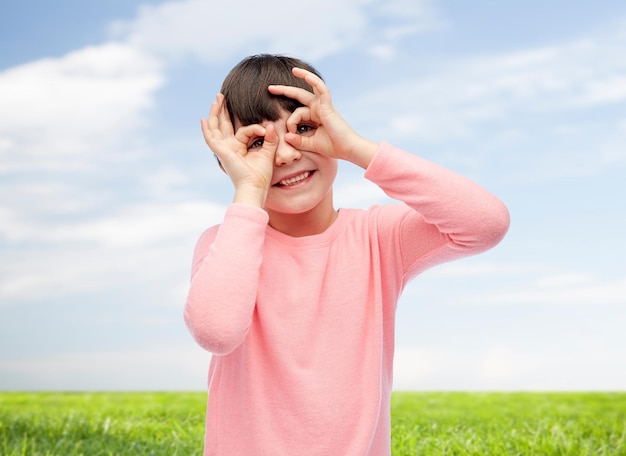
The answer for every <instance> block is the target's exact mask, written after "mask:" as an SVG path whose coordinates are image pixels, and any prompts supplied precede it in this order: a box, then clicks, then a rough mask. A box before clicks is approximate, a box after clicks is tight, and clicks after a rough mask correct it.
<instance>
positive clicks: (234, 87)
mask: <svg viewBox="0 0 626 456" xmlns="http://www.w3.org/2000/svg"><path fill="white" fill-rule="evenodd" d="M293 67H299V68H304V69H305V70H308V71H310V72H312V73H314V74H316V75H317V76H319V77H320V78H321V77H322V76H321V75H320V74H319V73H318V72H317V70H316V69H315V68H313V67H312V66H311V65H309V64H308V63H306V62H303V61H302V60H300V59H296V58H293V57H287V56H284V55H275V54H258V55H252V56H250V57H246V58H245V59H243V60H242V61H241V62H239V63H238V64H237V65H236V66H235V67H234V68H233V69H232V70H230V73H228V75H227V76H226V79H224V83H223V84H222V90H221V92H222V94H223V95H224V98H225V99H226V108H227V109H228V112H229V114H230V119H231V121H232V122H233V124H234V123H235V120H237V121H239V123H240V124H241V125H251V124H255V123H260V122H262V121H263V120H269V121H275V120H277V119H278V118H279V117H280V110H279V108H283V109H285V110H287V111H289V112H293V111H295V110H296V109H297V108H299V107H301V106H302V104H301V103H300V102H298V101H297V100H294V99H292V98H288V97H285V96H282V95H281V96H277V95H272V94H271V93H269V92H268V90H267V86H269V85H272V84H278V85H290V86H295V87H300V88H302V89H305V90H308V91H309V92H313V88H312V87H311V86H310V85H309V84H307V83H306V82H305V81H304V80H303V79H300V78H296V77H295V76H294V75H293V73H292V72H291V70H292V69H293Z"/></svg>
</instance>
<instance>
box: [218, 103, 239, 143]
mask: <svg viewBox="0 0 626 456" xmlns="http://www.w3.org/2000/svg"><path fill="white" fill-rule="evenodd" d="M217 103H218V104H219V112H218V120H219V128H220V130H221V131H222V133H223V134H225V135H232V134H234V133H235V128H234V127H233V124H232V122H231V121H230V115H229V114H228V108H227V107H226V99H225V98H224V95H222V94H221V93H218V94H217Z"/></svg>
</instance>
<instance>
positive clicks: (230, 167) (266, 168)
mask: <svg viewBox="0 0 626 456" xmlns="http://www.w3.org/2000/svg"><path fill="white" fill-rule="evenodd" d="M201 126H202V134H203V135H204V140H205V141H206V143H207V145H208V146H209V147H210V148H211V150H212V151H213V153H214V154H215V155H216V157H217V159H218V160H219V162H220V165H221V167H222V169H223V170H224V171H225V172H226V174H228V176H229V177H230V179H231V180H232V182H233V185H234V186H235V197H234V200H233V202H239V203H244V204H252V205H255V206H259V207H263V206H264V205H265V198H266V197H267V191H268V189H269V187H270V183H271V181H272V172H273V161H274V154H275V153H276V146H277V145H278V137H277V135H276V132H275V130H274V127H273V126H272V125H269V126H268V127H267V128H264V127H263V126H261V125H258V124H253V125H247V126H245V127H240V128H238V129H237V132H235V129H234V127H233V124H232V122H231V121H230V117H229V115H228V111H227V110H226V103H225V101H224V95H222V94H221V93H220V94H218V95H217V100H216V101H214V102H213V103H212V104H211V111H210V113H209V117H208V119H202V120H201ZM261 142H262V143H263V144H262V145H260V143H261Z"/></svg>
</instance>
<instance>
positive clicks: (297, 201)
mask: <svg viewBox="0 0 626 456" xmlns="http://www.w3.org/2000/svg"><path fill="white" fill-rule="evenodd" d="M290 115H291V113H290V112H289V111H284V110H283V112H282V114H281V117H280V118H279V119H277V120H275V121H263V122H261V125H263V126H264V127H267V126H268V125H269V124H273V126H274V129H275V131H276V134H277V135H278V147H277V149H276V155H275V156H274V171H273V175H272V181H271V186H270V189H269V191H268V194H267V199H266V202H265V209H266V210H267V212H268V214H269V215H270V223H271V222H272V218H273V217H274V218H275V217H280V216H282V215H298V214H305V213H307V214H310V215H315V216H319V217H321V218H328V217H329V215H330V213H334V208H333V200H332V191H331V190H332V185H333V182H334V181H335V177H336V175H337V160H336V159H334V158H330V157H327V156H324V155H321V154H318V153H315V152H308V151H302V150H299V149H296V148H294V147H293V146H291V145H290V144H289V143H287V142H286V141H285V134H286V133H287V119H288V118H289V116H290ZM315 129H316V126H315V125H314V124H310V123H302V124H300V125H298V128H297V131H298V134H302V135H312V134H314V133H315ZM254 141H255V140H253V142H252V148H251V149H250V153H254V147H255V143H254ZM259 144H260V142H258V143H257V144H256V145H257V146H258V145H259Z"/></svg>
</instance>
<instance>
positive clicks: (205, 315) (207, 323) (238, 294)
mask: <svg viewBox="0 0 626 456" xmlns="http://www.w3.org/2000/svg"><path fill="white" fill-rule="evenodd" d="M267 221H268V216H267V213H266V212H265V211H263V210H262V209H258V208H254V207H250V206H245V205H239V204H232V205H231V206H229V207H228V209H227V210H226V214H225V216H224V221H223V222H222V224H221V225H220V226H219V227H213V228H211V229H209V230H207V231H206V232H205V233H204V234H203V235H202V236H201V238H200V240H199V241H198V243H197V245H196V249H195V251H194V259H193V266H192V276H191V285H190V289H189V294H188V297H187V302H186V305H185V310H184V318H185V323H186V324H187V326H188V328H189V330H190V332H191V334H192V335H193V337H194V338H195V340H196V341H197V342H198V344H200V346H202V347H203V348H205V349H206V350H208V351H210V352H212V353H214V354H218V355H224V354H227V353H230V352H231V351H232V350H234V349H235V348H236V347H237V346H239V344H240V343H241V342H242V341H243V339H244V338H245V337H246V334H247V332H248V329H249V327H250V323H251V321H252V313H253V311H254V305H255V300H256V294H257V288H258V282H259V270H260V266H261V259H262V248H263V242H264V239H265V230H266V227H267Z"/></svg>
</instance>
